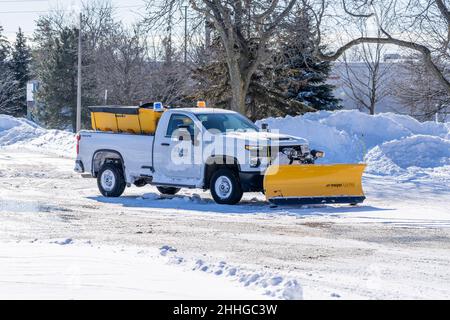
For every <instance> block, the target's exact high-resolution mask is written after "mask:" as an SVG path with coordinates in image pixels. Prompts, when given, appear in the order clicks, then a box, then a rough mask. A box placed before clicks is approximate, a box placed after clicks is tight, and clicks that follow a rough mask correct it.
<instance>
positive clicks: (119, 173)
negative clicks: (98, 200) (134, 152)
mask: <svg viewBox="0 0 450 320" xmlns="http://www.w3.org/2000/svg"><path fill="white" fill-rule="evenodd" d="M104 174H109V175H111V174H112V175H113V176H114V179H113V181H112V182H111V186H109V187H107V186H106V183H107V182H105V181H104V182H103V183H105V186H104V185H103V183H102V177H103V175H104ZM104 178H105V179H106V177H104ZM97 186H98V190H100V193H101V194H102V195H103V196H105V197H120V196H121V195H122V193H123V191H124V190H125V187H126V182H125V178H124V176H123V170H122V168H121V167H119V166H118V165H115V164H112V163H105V164H104V165H103V166H102V167H101V168H100V171H99V172H98V175H97Z"/></svg>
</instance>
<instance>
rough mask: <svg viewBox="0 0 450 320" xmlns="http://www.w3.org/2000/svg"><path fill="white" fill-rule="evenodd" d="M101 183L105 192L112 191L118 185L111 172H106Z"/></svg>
mask: <svg viewBox="0 0 450 320" xmlns="http://www.w3.org/2000/svg"><path fill="white" fill-rule="evenodd" d="M100 183H101V185H102V188H103V189H104V190H105V191H111V190H112V189H114V185H115V184H116V177H115V176H114V173H113V172H112V171H111V170H109V169H108V170H105V171H103V173H102V176H101V178H100Z"/></svg>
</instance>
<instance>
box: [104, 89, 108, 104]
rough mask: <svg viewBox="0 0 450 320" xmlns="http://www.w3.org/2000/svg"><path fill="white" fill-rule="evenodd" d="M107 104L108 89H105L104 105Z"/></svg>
mask: <svg viewBox="0 0 450 320" xmlns="http://www.w3.org/2000/svg"><path fill="white" fill-rule="evenodd" d="M107 104H108V89H105V106H106V105H107Z"/></svg>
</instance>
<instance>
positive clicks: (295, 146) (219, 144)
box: [75, 108, 322, 204]
mask: <svg viewBox="0 0 450 320" xmlns="http://www.w3.org/2000/svg"><path fill="white" fill-rule="evenodd" d="M319 156H322V153H321V152H316V151H314V150H312V151H310V150H309V146H308V142H307V141H306V140H305V139H302V138H298V137H292V136H288V135H281V134H276V133H272V132H268V130H266V129H260V128H258V127H257V126H256V125H255V124H254V123H253V122H251V121H250V120H248V119H247V118H245V117H243V116H242V115H240V114H238V113H236V112H233V111H228V110H222V109H212V108H179V109H169V110H167V111H165V112H164V113H163V114H162V117H161V119H160V120H159V123H158V125H157V128H156V132H155V134H154V135H137V134H127V133H113V132H101V131H80V132H79V133H78V135H77V159H76V165H75V171H76V172H78V173H81V174H82V175H83V176H84V177H94V178H97V184H98V188H99V190H100V192H101V193H102V195H104V196H106V197H118V196H120V195H121V194H122V193H123V191H124V189H125V187H126V186H131V185H132V184H134V185H136V186H138V187H141V186H144V185H146V184H151V185H155V186H157V188H158V190H159V191H160V192H161V193H163V194H175V193H177V192H178V191H179V190H180V188H202V189H204V190H207V189H210V190H211V194H212V196H213V198H214V200H215V201H216V202H217V203H219V204H235V203H237V202H239V201H240V200H241V198H242V194H243V192H264V190H263V177H264V173H265V170H266V169H267V168H268V166H269V165H271V164H272V163H274V162H275V161H278V162H281V163H292V162H293V161H298V162H300V163H303V164H312V163H314V161H315V160H316V158H317V157H319Z"/></svg>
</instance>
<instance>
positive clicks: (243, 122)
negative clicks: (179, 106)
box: [196, 113, 258, 133]
mask: <svg viewBox="0 0 450 320" xmlns="http://www.w3.org/2000/svg"><path fill="white" fill-rule="evenodd" d="M196 116H197V118H198V119H199V120H200V122H201V123H202V125H203V127H205V129H206V130H208V131H210V132H212V133H217V132H221V133H225V132H227V131H241V132H248V131H253V132H255V131H258V127H257V126H256V125H255V124H253V122H251V121H250V120H248V119H247V118H245V117H243V116H241V115H240V114H238V113H205V114H197V115H196Z"/></svg>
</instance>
